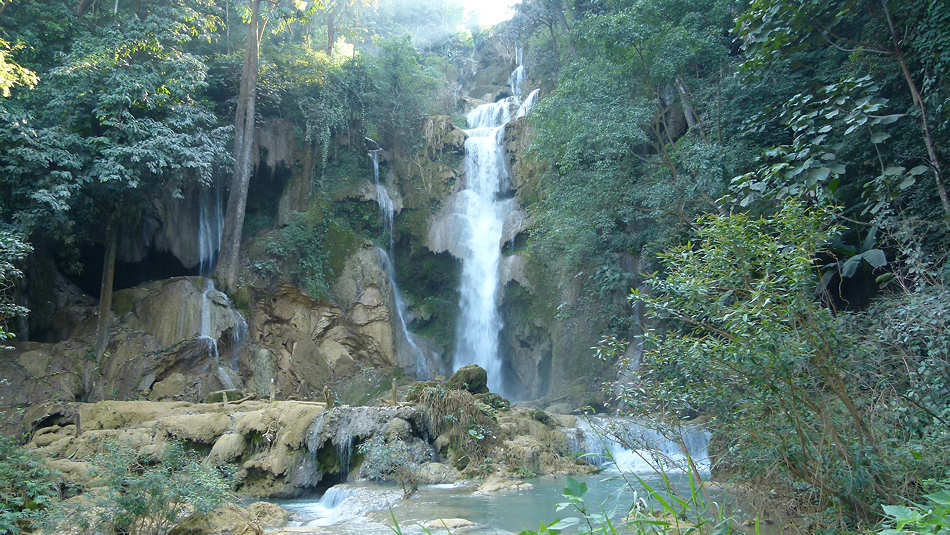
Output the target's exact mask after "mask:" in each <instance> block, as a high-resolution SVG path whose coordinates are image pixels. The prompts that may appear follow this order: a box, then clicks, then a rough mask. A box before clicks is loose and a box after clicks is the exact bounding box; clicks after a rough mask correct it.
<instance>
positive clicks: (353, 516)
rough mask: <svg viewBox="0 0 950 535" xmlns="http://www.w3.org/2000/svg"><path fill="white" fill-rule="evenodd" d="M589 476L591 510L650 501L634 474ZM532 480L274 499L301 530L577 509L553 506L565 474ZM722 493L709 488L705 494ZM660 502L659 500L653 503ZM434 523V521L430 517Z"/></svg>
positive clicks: (491, 527)
mask: <svg viewBox="0 0 950 535" xmlns="http://www.w3.org/2000/svg"><path fill="white" fill-rule="evenodd" d="M639 476H640V477H641V478H642V479H643V480H644V481H646V482H647V483H648V484H649V485H651V486H652V487H654V488H657V489H660V488H663V482H662V479H661V478H660V477H659V476H657V475H655V474H649V475H648V474H639ZM575 479H577V480H578V481H582V482H584V483H586V484H587V488H588V492H587V494H586V496H585V501H586V504H587V507H588V508H589V510H590V512H591V513H599V512H606V513H607V514H608V515H609V516H610V517H611V518H612V519H614V520H616V519H621V518H623V517H624V516H625V515H626V514H627V512H628V510H629V509H630V506H631V505H632V504H633V503H634V501H635V500H637V499H639V498H642V499H644V500H646V501H647V502H649V501H650V500H649V494H648V492H647V491H646V490H644V489H643V488H642V486H641V485H640V484H639V483H638V482H637V480H636V478H635V477H634V476H632V475H629V474H628V475H627V476H626V480H624V479H623V478H621V477H620V474H619V473H618V472H615V471H614V472H603V473H600V474H593V475H584V476H578V477H576V478H575ZM527 481H528V482H529V483H531V484H532V485H533V488H530V489H526V490H521V491H508V492H506V491H501V492H497V493H492V494H486V495H479V494H477V493H475V491H476V490H477V486H476V485H472V484H465V483H461V484H453V485H428V486H424V487H420V488H419V490H418V491H416V492H415V493H414V494H413V495H412V496H411V497H410V498H409V499H405V500H404V499H402V491H401V489H399V488H398V487H396V486H392V485H381V484H375V483H365V482H361V483H346V484H343V485H337V486H335V487H332V488H331V489H330V490H328V491H327V493H326V494H325V495H324V498H323V499H321V500H315V499H309V500H290V501H283V502H280V504H281V505H282V506H283V507H284V508H286V509H288V510H290V511H291V512H293V513H295V517H296V522H295V523H294V524H293V525H297V526H299V528H297V529H299V530H300V531H297V530H295V531H297V532H299V533H313V534H318V533H319V534H323V533H335V534H341V535H349V534H353V535H356V534H372V535H375V534H392V533H393V531H392V529H391V528H390V526H392V520H391V517H390V507H391V508H392V514H394V515H395V517H396V519H397V521H398V522H399V525H400V528H401V530H402V533H406V534H410V533H412V534H421V533H424V531H423V529H422V527H421V525H428V526H429V528H430V531H432V532H433V533H445V530H444V529H437V528H436V526H438V519H459V518H461V519H465V520H469V521H471V522H473V523H474V524H475V525H474V526H470V527H466V528H453V529H452V530H451V531H452V533H460V534H461V533H471V534H516V533H520V532H521V531H522V530H526V529H534V530H536V529H538V526H539V523H541V522H545V523H548V524H550V523H551V522H553V521H554V520H555V519H557V518H564V517H568V516H576V511H571V510H564V511H561V512H558V511H556V508H557V504H558V503H560V502H565V501H567V500H566V499H565V498H564V497H563V496H562V495H561V493H562V492H563V489H564V486H565V483H566V477H563V476H562V477H540V478H534V479H529V480H527ZM671 481H672V482H673V484H674V486H675V487H677V488H678V489H679V490H680V493H681V494H680V495H681V496H682V495H688V493H689V482H688V479H687V478H686V476H685V475H683V474H679V475H672V476H671ZM719 498H721V497H720V496H716V495H711V496H710V499H711V500H714V501H715V500H717V499H719ZM655 507H656V509H659V506H655ZM433 521H435V522H436V523H435V524H433V523H432V522H433Z"/></svg>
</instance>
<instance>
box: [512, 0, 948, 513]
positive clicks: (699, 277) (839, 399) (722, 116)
mask: <svg viewBox="0 0 950 535" xmlns="http://www.w3.org/2000/svg"><path fill="white" fill-rule="evenodd" d="M947 16H948V12H947V8H946V7H945V3H943V2H929V1H925V2H896V1H890V0H873V1H872V0H849V1H846V2H830V3H829V2H822V1H817V0H816V1H811V0H802V1H786V0H753V1H748V2H742V1H728V0H725V1H713V0H710V1H707V2H685V1H679V0H642V1H637V0H633V1H610V0H608V1H606V2H586V1H580V0H578V1H570V0H529V1H526V2H523V3H522V4H521V5H520V6H519V9H518V14H517V15H516V18H515V19H514V20H513V21H512V23H510V24H511V27H512V31H513V32H514V33H515V34H517V36H518V38H519V39H520V41H521V42H522V43H523V44H525V45H526V47H527V52H526V54H527V57H528V58H529V71H530V72H533V73H534V76H535V77H537V78H538V79H539V81H540V82H541V83H542V85H543V86H545V87H546V88H547V89H548V91H547V94H546V95H545V97H544V98H543V99H542V101H541V103H540V104H539V106H538V108H537V112H536V114H535V116H534V119H533V127H534V138H533V146H532V150H533V152H534V154H535V156H536V158H537V159H538V160H539V162H541V163H542V164H544V168H545V169H546V173H545V175H544V177H543V178H542V183H541V186H540V187H539V190H540V192H539V195H538V200H537V201H536V202H535V203H534V204H533V205H532V206H529V209H530V210H531V211H532V212H533V214H534V215H535V216H536V217H535V219H534V222H535V228H534V233H533V236H532V241H531V244H530V252H531V254H532V258H533V262H534V263H535V264H538V265H540V266H542V267H543V269H545V270H547V271H548V272H551V273H554V274H560V277H561V278H562V280H563V279H565V278H567V277H571V278H574V279H577V278H581V279H582V280H583V281H584V282H585V285H586V288H587V290H588V291H587V295H588V296H590V298H591V299H592V300H594V301H597V302H599V303H600V304H601V306H602V309H603V310H604V313H606V314H611V315H612V316H613V317H614V320H613V321H612V322H610V323H609V325H608V332H607V333H606V335H607V337H606V338H605V343H604V344H603V345H602V346H601V348H600V349H599V353H600V354H601V355H602V356H613V357H617V356H623V355H626V356H627V357H631V356H632V357H633V358H634V359H636V360H635V361H628V360H623V359H621V363H620V365H619V367H620V370H621V371H622V372H623V373H622V374H621V377H623V378H624V379H623V381H622V382H621V383H619V384H616V385H613V387H612V390H611V391H612V392H614V393H615V394H618V400H617V402H618V403H619V404H620V405H621V406H622V407H623V408H624V409H625V410H630V411H632V412H634V413H637V414H640V415H642V416H649V417H650V418H653V419H655V420H662V421H663V422H664V423H663V424H662V425H663V426H673V427H674V428H675V427H677V426H678V425H680V423H681V422H682V421H683V420H684V419H687V420H688V419H692V418H695V417H696V416H702V417H703V418H704V419H706V421H707V422H708V424H709V426H710V428H711V429H713V430H715V432H716V439H715V440H714V449H715V450H716V455H717V465H716V467H715V469H716V470H717V471H718V472H717V473H719V474H727V473H732V474H740V475H741V476H742V478H743V480H744V481H752V482H757V483H758V484H761V485H762V487H761V488H769V489H783V490H781V492H780V494H781V495H782V496H783V497H785V498H786V500H787V501H786V506H789V504H790V507H791V508H793V509H797V510H798V511H799V512H813V511H823V510H837V511H839V512H843V513H844V515H843V518H844V519H845V520H846V521H849V520H855V519H863V520H868V521H872V520H874V519H876V518H879V515H880V514H881V509H880V504H881V503H889V502H893V501H894V499H895V497H897V496H901V497H907V498H913V497H915V496H918V495H920V493H921V492H926V491H927V490H928V489H933V488H934V485H936V484H937V482H939V481H941V480H946V478H948V477H950V474H948V473H947V471H946V467H947V466H948V457H947V455H948V451H947V448H946V444H947V443H948V436H947V435H946V429H947V422H948V418H947V412H946V411H947V410H948V408H950V406H948V401H947V400H948V399H950V382H948V376H947V374H946V370H947V369H950V359H948V353H947V351H946V349H947V348H946V347H945V343H944V340H946V339H947V337H948V334H950V332H948V331H947V327H948V320H947V308H946V306H947V305H946V303H947V299H948V296H947V294H946V285H947V284H948V282H950V280H948V278H947V269H946V262H945V259H946V258H945V257H946V250H947V247H948V243H950V242H948V238H950V236H948V225H947V220H948V219H947V215H948V214H950V210H948V207H950V205H948V204H947V201H946V198H947V196H946V191H945V180H946V179H945V177H944V169H943V167H944V163H943V157H944V154H943V152H944V147H946V146H947V145H948V142H950V137H948V136H950V132H948V130H947V126H946V125H947V121H948V120H950V115H948V112H947V107H946V103H947V102H948V100H947V99H948V97H950V80H948V78H947V76H946V72H947V66H948V65H950V54H948V53H947V52H948V51H947V44H948V43H950V26H948V25H947V24H946V21H947V20H948V19H947ZM531 68H533V71H532V70H531ZM664 249H665V250H666V252H665V253H663V254H660V255H659V262H658V263H657V262H654V259H656V258H657V256H656V252H657V251H660V250H664ZM654 270H656V272H655V273H653V272H654ZM631 286H633V287H639V288H640V291H638V292H635V293H634V299H633V300H632V303H633V305H634V310H633V312H632V313H631V312H630V311H628V310H624V309H623V308H622V307H620V306H618V305H616V304H614V303H617V301H616V300H613V299H611V298H610V296H612V295H617V294H618V293H625V292H626V291H627V290H628V289H629V288H630V287H631ZM561 313H562V314H567V315H570V314H571V313H572V312H571V311H569V310H563V309H562V310H561ZM641 333H642V334H643V336H642V340H641V339H640V338H639V337H638V339H637V340H636V342H635V343H637V344H638V346H639V345H640V344H642V345H643V348H644V354H643V357H642V364H641V362H639V356H638V355H639V353H638V352H636V351H633V352H628V351H627V346H626V343H625V342H623V340H622V339H623V338H631V337H637V336H638V335H639V334H641ZM637 365H640V367H639V370H633V368H636V367H637ZM766 485H767V487H766ZM828 518H831V517H825V520H827V519H828Z"/></svg>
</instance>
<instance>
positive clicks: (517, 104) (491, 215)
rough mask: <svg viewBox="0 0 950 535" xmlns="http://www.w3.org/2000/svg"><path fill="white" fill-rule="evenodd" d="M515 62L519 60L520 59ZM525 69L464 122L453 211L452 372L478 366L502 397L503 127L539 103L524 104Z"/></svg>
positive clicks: (507, 207) (510, 206)
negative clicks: (506, 91) (461, 170)
mask: <svg viewBox="0 0 950 535" xmlns="http://www.w3.org/2000/svg"><path fill="white" fill-rule="evenodd" d="M518 55H519V58H520V54H518ZM523 83H524V67H523V66H522V65H520V62H519V65H518V67H517V68H516V69H515V70H514V72H512V73H511V76H510V77H509V84H510V86H511V92H512V96H510V97H508V98H505V99H502V100H500V101H498V102H493V103H491V104H482V105H481V106H478V107H477V108H475V109H474V110H472V111H471V112H469V114H468V115H467V117H466V121H467V123H468V129H467V130H466V131H465V133H466V134H467V139H466V140H465V160H464V167H465V188H464V189H463V190H462V191H461V192H459V194H458V200H457V206H458V207H459V213H458V214H457V215H458V217H459V221H460V222H461V226H462V228H461V229H460V230H461V232H460V233H459V235H460V238H459V239H460V242H461V248H460V249H461V260H462V280H461V284H460V286H459V294H460V302H459V308H460V311H461V314H460V317H459V323H458V333H457V337H456V348H455V355H454V357H453V361H452V369H453V370H457V369H459V368H461V367H462V366H466V365H469V364H477V365H479V366H481V367H482V368H484V369H485V371H486V372H487V373H488V387H489V389H491V390H492V391H493V392H497V393H501V394H503V395H504V394H505V392H504V390H503V389H504V383H503V381H502V358H501V355H499V353H498V336H499V333H500V332H501V328H502V320H501V317H500V315H499V312H498V293H499V267H500V264H501V248H502V236H503V233H504V230H505V228H504V227H505V219H506V215H508V214H509V213H510V212H511V211H513V210H514V209H516V207H517V201H515V200H514V199H500V198H499V197H500V195H501V194H502V193H503V192H504V191H506V190H508V189H509V188H510V184H509V177H508V165H507V161H506V158H505V151H504V137H505V125H506V124H508V123H509V122H510V121H511V120H513V119H517V118H519V117H521V116H523V115H525V114H526V113H528V111H529V109H530V106H531V105H533V103H534V101H535V99H536V98H537V94H538V92H537V90H535V91H533V92H532V93H531V94H530V95H529V96H528V98H527V99H526V100H525V101H524V102H522V101H521V98H520V95H521V85H522V84H523Z"/></svg>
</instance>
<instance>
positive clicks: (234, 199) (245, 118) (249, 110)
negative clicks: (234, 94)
mask: <svg viewBox="0 0 950 535" xmlns="http://www.w3.org/2000/svg"><path fill="white" fill-rule="evenodd" d="M260 13H261V0H252V2H251V20H250V24H249V25H248V28H247V53H246V54H245V57H244V69H243V70H242V71H241V88H240V93H239V94H238V102H237V111H236V113H235V116H234V174H233V175H232V177H231V191H230V193H229V194H228V208H227V212H226V215H225V220H224V231H223V235H222V238H221V253H220V254H219V256H218V258H219V261H218V268H217V272H216V273H217V276H218V279H219V281H220V282H221V284H222V285H223V287H224V288H225V289H233V288H234V286H235V285H236V283H237V277H238V269H239V267H240V265H239V262H240V252H241V231H242V229H243V227H244V213H245V210H246V208H247V191H248V188H249V186H250V183H251V163H252V157H251V156H252V155H251V151H252V149H253V147H254V114H255V101H256V96H257V71H258V65H259V62H260V58H259V53H260V38H261V35H260V32H259V30H258V26H259V21H260Z"/></svg>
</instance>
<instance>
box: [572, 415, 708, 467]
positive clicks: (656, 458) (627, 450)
mask: <svg viewBox="0 0 950 535" xmlns="http://www.w3.org/2000/svg"><path fill="white" fill-rule="evenodd" d="M565 434H566V435H567V437H568V441H569V444H568V446H569V449H572V450H574V451H575V452H577V453H584V454H586V455H587V457H586V458H587V461H588V462H590V463H591V464H593V465H596V466H600V467H604V468H607V469H619V470H620V471H621V472H633V473H638V474H646V473H652V472H654V470H655V469H656V468H658V467H663V469H674V470H675V469H683V470H685V469H687V468H688V467H687V464H688V463H687V460H686V456H685V455H684V454H683V449H682V446H685V447H686V451H688V452H689V456H690V458H691V459H692V461H693V463H694V464H695V465H696V466H697V468H698V469H699V470H700V471H703V472H708V471H709V455H708V453H707V451H706V447H707V445H708V443H709V433H707V432H706V431H704V430H703V429H700V428H698V427H684V428H683V430H682V432H681V435H680V437H679V440H678V441H673V440H670V438H668V437H666V436H664V435H662V434H660V433H659V432H657V431H656V430H654V429H650V428H648V427H645V426H643V425H641V424H640V423H638V422H636V421H634V420H631V419H628V418H619V417H608V416H589V417H587V419H586V420H585V419H583V418H578V420H577V426H576V427H575V428H574V429H565ZM618 438H619V439H621V440H617V439H618ZM680 441H681V442H682V445H681V444H680V443H679V442H680Z"/></svg>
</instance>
